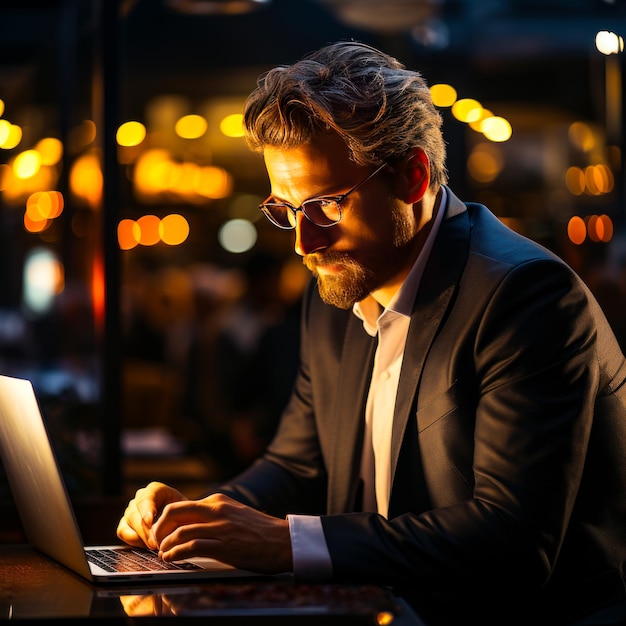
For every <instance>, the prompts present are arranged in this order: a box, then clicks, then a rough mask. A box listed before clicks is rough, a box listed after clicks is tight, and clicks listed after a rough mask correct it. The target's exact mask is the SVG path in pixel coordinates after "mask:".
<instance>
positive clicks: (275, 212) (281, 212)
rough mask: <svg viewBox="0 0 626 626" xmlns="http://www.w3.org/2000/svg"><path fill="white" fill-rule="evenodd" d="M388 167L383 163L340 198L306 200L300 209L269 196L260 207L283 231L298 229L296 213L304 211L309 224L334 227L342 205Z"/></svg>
mask: <svg viewBox="0 0 626 626" xmlns="http://www.w3.org/2000/svg"><path fill="white" fill-rule="evenodd" d="M386 166H387V164H386V163H383V164H382V165H381V166H380V167H378V168H377V169H376V170H374V171H373V172H372V173H371V174H370V175H369V176H368V177H367V178H366V179H365V180H362V181H361V182H360V183H357V184H356V185H355V186H354V187H352V189H350V190H349V191H346V193H342V194H341V195H338V196H321V197H319V198H310V199H309V200H305V201H304V202H303V203H302V204H301V205H300V206H299V207H294V206H292V205H291V204H288V203H287V202H268V200H270V198H271V197H272V196H269V197H268V198H267V200H266V201H265V202H263V204H260V205H259V209H261V211H263V213H264V214H265V217H267V219H268V220H269V221H270V222H272V224H274V226H278V228H282V229H283V230H293V229H294V228H295V227H296V213H297V212H298V211H302V214H303V215H304V217H306V218H307V219H308V220H309V222H312V223H313V224H315V225H316V226H320V227H322V228H328V227H329V226H334V225H335V224H338V223H339V222H340V221H341V203H342V202H343V201H344V200H345V199H346V198H347V197H348V196H349V195H350V194H351V193H352V192H354V191H356V190H357V189H358V188H359V187H360V186H361V185H364V184H365V183H366V182H367V181H368V180H370V179H371V178H374V176H376V174H378V172H381V171H382V170H383V168H385V167H386Z"/></svg>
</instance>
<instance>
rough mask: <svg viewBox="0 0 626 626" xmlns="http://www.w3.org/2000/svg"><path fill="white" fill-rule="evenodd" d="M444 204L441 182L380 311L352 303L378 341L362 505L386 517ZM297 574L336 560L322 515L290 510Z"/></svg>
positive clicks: (372, 304)
mask: <svg viewBox="0 0 626 626" xmlns="http://www.w3.org/2000/svg"><path fill="white" fill-rule="evenodd" d="M445 206H446V189H445V188H442V195H441V198H440V201H439V205H436V207H435V209H436V214H435V218H434V222H433V226H432V228H431V230H430V232H429V233H428V237H427V238H426V241H425V243H424V247H423V248H422V250H421V251H420V254H419V256H418V257H417V259H416V261H415V263H414V265H413V267H412V268H411V271H410V272H409V274H408V276H407V277H406V279H405V281H404V282H403V283H402V286H401V287H400V289H399V290H398V292H397V293H396V295H395V296H394V298H393V299H392V301H391V302H390V303H389V305H388V306H387V308H385V309H384V310H383V312H382V313H380V306H379V305H378V303H377V302H376V301H375V300H374V299H373V298H372V297H371V296H368V297H367V298H365V299H364V300H362V301H361V302H357V303H356V304H355V305H354V307H353V312H354V314H355V315H356V316H357V317H358V318H359V319H360V320H362V321H363V327H364V329H365V331H366V332H367V333H368V334H369V335H371V336H372V337H375V336H376V335H377V334H378V346H377V348H376V354H375V356H374V369H373V371H372V379H371V382H370V389H369V393H368V397H367V404H366V409H365V433H364V440H363V454H362V459H361V478H362V480H363V510H364V511H373V512H378V513H379V514H380V515H382V516H383V517H387V512H388V507H389V495H390V490H391V483H392V476H391V433H392V427H393V413H394V406H395V402H396V394H397V391H398V382H399V380H400V369H401V367H402V357H403V355H404V347H405V344H406V337H407V333H408V331H409V324H410V322H411V311H412V308H413V303H414V301H415V297H416V295H417V290H418V288H419V283H420V281H421V278H422V274H423V273H424V268H425V266H426V262H427V261H428V257H429V256H430V251H431V249H432V247H433V243H434V240H435V237H436V235H437V232H438V230H439V226H440V224H441V220H442V219H443V213H444V211H443V210H438V207H445ZM287 519H288V520H289V531H290V534H291V546H292V553H293V569H294V573H295V575H296V576H302V577H306V578H307V579H309V580H312V579H317V580H324V579H328V578H330V577H331V576H332V563H331V560H330V555H329V554H328V548H327V546H326V541H325V539H324V532H323V529H322V522H321V519H320V518H319V517H318V516H310V515H288V516H287Z"/></svg>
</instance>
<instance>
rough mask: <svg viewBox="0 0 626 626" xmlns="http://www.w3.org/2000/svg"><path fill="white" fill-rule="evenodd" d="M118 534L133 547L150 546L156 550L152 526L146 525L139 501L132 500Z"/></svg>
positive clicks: (121, 521)
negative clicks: (139, 507) (138, 504)
mask: <svg viewBox="0 0 626 626" xmlns="http://www.w3.org/2000/svg"><path fill="white" fill-rule="evenodd" d="M117 534H118V537H119V538H120V539H122V540H123V541H125V542H126V543H128V544H130V545H133V546H144V545H145V546H148V547H149V548H151V549H153V550H155V549H156V548H157V543H156V540H155V538H154V535H153V533H152V525H151V524H146V523H145V521H144V519H143V517H142V515H141V513H140V512H139V509H138V507H137V501H136V500H131V501H130V502H129V503H128V506H127V507H126V510H125V511H124V516H123V517H122V519H121V520H120V522H119V524H118V529H117Z"/></svg>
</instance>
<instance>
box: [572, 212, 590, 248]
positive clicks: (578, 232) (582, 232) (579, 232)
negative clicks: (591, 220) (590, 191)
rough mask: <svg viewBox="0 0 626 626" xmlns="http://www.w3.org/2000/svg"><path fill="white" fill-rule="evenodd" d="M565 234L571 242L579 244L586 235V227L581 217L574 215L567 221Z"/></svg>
mask: <svg viewBox="0 0 626 626" xmlns="http://www.w3.org/2000/svg"><path fill="white" fill-rule="evenodd" d="M567 236H568V237H569V239H570V241H571V242H572V243H575V244H576V245H580V244H581V243H583V241H585V238H586V237H587V227H586V226H585V222H584V220H583V218H582V217H579V216H578V215H574V216H573V217H572V218H570V220H569V222H568V223H567Z"/></svg>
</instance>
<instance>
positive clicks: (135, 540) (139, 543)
mask: <svg viewBox="0 0 626 626" xmlns="http://www.w3.org/2000/svg"><path fill="white" fill-rule="evenodd" d="M116 532H117V536H118V538H119V539H120V540H122V541H123V542H124V543H127V544H128V545H130V546H135V547H137V548H143V547H144V546H146V545H147V544H146V542H145V541H144V540H143V539H142V538H141V537H140V536H139V534H138V533H136V532H135V531H134V530H133V529H132V528H131V527H130V526H129V525H128V523H127V522H126V520H125V519H124V518H122V519H121V520H120V521H119V524H118V525H117V531H116Z"/></svg>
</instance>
